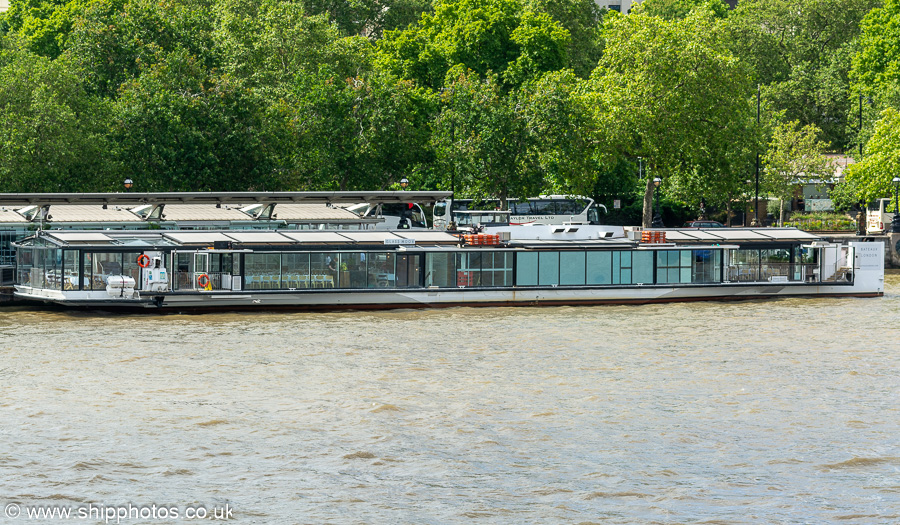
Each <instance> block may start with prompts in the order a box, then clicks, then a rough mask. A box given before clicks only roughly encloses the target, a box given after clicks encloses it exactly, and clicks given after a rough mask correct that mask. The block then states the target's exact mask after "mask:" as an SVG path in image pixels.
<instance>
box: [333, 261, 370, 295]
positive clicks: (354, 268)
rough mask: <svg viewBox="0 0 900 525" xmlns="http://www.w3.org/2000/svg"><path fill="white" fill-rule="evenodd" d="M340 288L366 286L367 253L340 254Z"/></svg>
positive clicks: (338, 284)
mask: <svg viewBox="0 0 900 525" xmlns="http://www.w3.org/2000/svg"><path fill="white" fill-rule="evenodd" d="M338 268H339V272H340V273H339V274H338V283H337V286H338V288H365V287H366V254H365V253H364V252H348V253H341V254H340V266H339V267H338Z"/></svg>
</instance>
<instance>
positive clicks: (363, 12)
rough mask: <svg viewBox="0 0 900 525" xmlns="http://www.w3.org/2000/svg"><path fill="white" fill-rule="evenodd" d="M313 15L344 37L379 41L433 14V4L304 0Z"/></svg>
mask: <svg viewBox="0 0 900 525" xmlns="http://www.w3.org/2000/svg"><path fill="white" fill-rule="evenodd" d="M302 4H303V8H304V10H305V11H306V12H308V13H310V14H311V15H327V16H328V18H329V20H331V21H332V22H334V23H335V24H336V25H337V26H338V28H340V31H341V33H342V34H343V35H345V36H353V35H359V36H365V37H367V38H373V39H377V38H380V37H381V35H382V34H383V33H384V32H385V31H391V30H396V29H403V28H406V27H407V26H409V25H410V24H413V23H415V22H416V21H417V20H418V19H419V17H420V16H421V15H422V13H425V12H429V11H431V0H351V1H344V0H304V1H303V2H302Z"/></svg>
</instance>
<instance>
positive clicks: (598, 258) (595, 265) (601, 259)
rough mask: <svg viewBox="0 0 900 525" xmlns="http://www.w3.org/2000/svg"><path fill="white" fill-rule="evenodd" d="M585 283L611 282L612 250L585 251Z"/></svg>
mask: <svg viewBox="0 0 900 525" xmlns="http://www.w3.org/2000/svg"><path fill="white" fill-rule="evenodd" d="M586 284H612V252H587V281H586Z"/></svg>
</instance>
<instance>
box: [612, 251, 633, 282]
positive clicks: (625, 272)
mask: <svg viewBox="0 0 900 525" xmlns="http://www.w3.org/2000/svg"><path fill="white" fill-rule="evenodd" d="M612 282H613V284H631V252H623V251H615V252H613V253H612Z"/></svg>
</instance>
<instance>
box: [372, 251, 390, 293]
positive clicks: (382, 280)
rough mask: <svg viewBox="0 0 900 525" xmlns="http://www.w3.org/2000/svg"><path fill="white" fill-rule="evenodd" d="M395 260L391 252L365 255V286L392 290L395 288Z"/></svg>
mask: <svg viewBox="0 0 900 525" xmlns="http://www.w3.org/2000/svg"><path fill="white" fill-rule="evenodd" d="M395 263H396V260H395V257H394V254H393V253H391V252H370V253H367V254H366V271H367V272H368V279H367V286H368V287H369V288H393V287H395V286H396V282H397V275H396V265H395Z"/></svg>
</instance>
